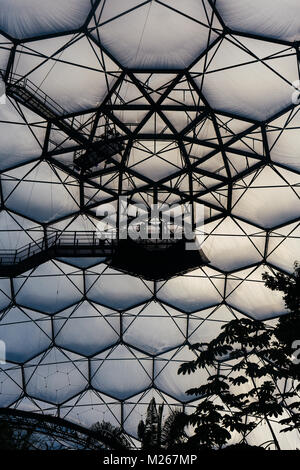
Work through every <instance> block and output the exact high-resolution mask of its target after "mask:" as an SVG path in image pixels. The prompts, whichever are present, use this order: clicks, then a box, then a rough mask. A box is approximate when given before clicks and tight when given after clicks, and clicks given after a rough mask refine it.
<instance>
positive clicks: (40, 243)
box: [0, 231, 113, 264]
mask: <svg viewBox="0 0 300 470" xmlns="http://www.w3.org/2000/svg"><path fill="white" fill-rule="evenodd" d="M96 234H97V232H95V231H88V232H87V231H77V232H73V231H72V232H62V233H61V232H54V233H47V234H46V235H45V236H44V237H42V238H40V239H38V240H36V241H34V242H30V243H29V244H28V245H25V246H24V247H21V248H18V249H15V250H9V249H7V250H0V264H17V263H19V262H21V261H23V260H24V259H28V258H30V257H31V256H34V255H36V254H38V253H41V252H43V251H46V250H48V249H51V248H53V247H55V246H57V245H58V246H78V247H82V246H89V247H94V246H103V248H104V247H109V246H113V240H112V239H102V238H100V237H99V238H98V237H97V236H96Z"/></svg>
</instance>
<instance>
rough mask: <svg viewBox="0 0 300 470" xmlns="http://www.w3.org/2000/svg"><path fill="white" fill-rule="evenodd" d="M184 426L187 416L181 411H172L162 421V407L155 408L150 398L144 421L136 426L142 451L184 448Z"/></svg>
mask: <svg viewBox="0 0 300 470" xmlns="http://www.w3.org/2000/svg"><path fill="white" fill-rule="evenodd" d="M186 424H187V415H186V414H185V413H184V412H183V411H181V410H172V411H171V413H170V414H169V416H168V417H167V418H166V419H165V420H163V405H159V406H158V407H157V405H156V402H155V398H152V400H151V402H150V403H149V406H148V408H147V414H146V419H145V421H143V420H141V421H140V423H139V425H138V437H139V439H140V440H141V442H142V449H143V450H151V449H152V450H153V449H157V448H160V449H171V448H174V447H179V446H184V444H185V443H186V441H187V435H186V432H185V426H186Z"/></svg>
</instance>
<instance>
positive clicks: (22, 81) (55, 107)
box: [0, 69, 82, 131]
mask: <svg viewBox="0 0 300 470" xmlns="http://www.w3.org/2000/svg"><path fill="white" fill-rule="evenodd" d="M0 73H1V75H2V76H4V73H5V71H4V70H2V69H0ZM9 91H11V92H12V94H13V92H15V93H16V94H18V92H19V91H23V92H27V93H28V95H29V97H28V102H29V103H30V102H31V103H32V101H33V100H36V101H37V102H38V103H39V104H41V105H42V106H44V107H45V108H46V110H48V112H49V111H50V112H52V113H53V117H54V118H55V117H56V118H57V117H59V118H63V117H64V116H65V115H67V114H68V113H67V111H66V110H65V109H64V108H63V107H62V106H61V105H60V104H58V103H57V102H56V101H54V100H53V99H52V98H50V96H48V95H46V93H44V92H43V91H42V90H41V89H40V88H39V87H38V86H36V85H35V84H34V83H33V82H32V81H31V80H30V79H29V78H27V77H23V76H22V75H19V74H17V73H11V74H10V75H9V78H8V81H7V93H8V94H9ZM30 100H31V101H30ZM64 124H66V126H70V127H71V128H73V129H75V130H78V131H79V130H81V128H82V124H81V123H80V122H79V121H78V119H76V118H75V117H72V118H67V120H66V121H64Z"/></svg>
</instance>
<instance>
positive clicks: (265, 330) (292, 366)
mask: <svg viewBox="0 0 300 470" xmlns="http://www.w3.org/2000/svg"><path fill="white" fill-rule="evenodd" d="M263 279H264V281H265V285H266V286H267V287H268V288H270V289H271V290H273V291H279V292H282V293H283V300H284V302H285V305H286V308H287V309H288V310H289V313H288V314H287V315H285V316H282V317H280V318H279V320H278V321H277V323H276V325H275V326H274V327H271V326H269V325H268V324H266V323H263V322H260V321H256V320H251V319H248V318H242V319H239V320H233V321H231V322H229V323H227V324H226V325H224V326H223V328H222V330H223V331H222V332H221V333H220V334H219V336H218V337H217V338H215V339H214V340H213V341H211V342H210V343H209V344H194V345H192V346H190V347H191V349H192V350H193V351H195V352H196V355H197V357H196V359H195V360H193V361H190V362H188V363H184V364H182V365H181V367H180V369H179V371H178V373H179V374H191V373H195V372H196V371H197V370H199V369H204V368H214V370H216V373H215V375H212V376H210V377H209V379H208V381H207V383H205V384H203V385H200V386H199V387H196V388H194V389H190V390H188V391H187V393H188V394H189V395H193V396H195V395H196V396H198V397H199V398H200V399H201V401H200V404H199V405H198V406H197V409H196V411H195V412H194V413H193V414H192V415H191V416H190V417H189V423H190V424H192V425H193V426H194V427H195V434H194V435H193V436H192V437H191V440H192V441H193V442H195V443H199V444H200V445H204V446H206V447H209V448H222V447H223V446H224V445H225V444H226V443H228V441H229V440H230V439H231V437H232V434H233V432H237V433H239V434H240V435H241V436H242V442H245V443H246V436H247V433H249V432H250V431H251V430H252V429H254V428H255V426H256V424H257V422H258V420H259V421H261V420H264V421H265V423H267V425H268V426H269V429H270V432H271V434H272V438H273V441H274V443H275V446H276V448H278V449H279V443H278V440H277V438H276V435H275V433H274V432H273V429H272V426H271V425H270V419H273V418H279V422H280V423H281V425H284V427H283V429H282V431H281V432H287V431H292V430H293V429H299V427H300V401H299V394H298V392H299V391H300V385H299V381H298V379H299V377H300V372H299V365H297V364H296V363H295V361H294V358H293V356H292V352H293V348H292V343H293V341H294V340H296V339H299V338H297V336H298V335H299V333H298V332H299V331H300V329H299V326H300V313H299V312H300V308H299V307H300V268H299V265H298V264H295V273H294V276H288V275H285V274H282V273H277V274H275V275H274V276H271V275H269V274H267V273H265V274H264V275H263ZM280 381H284V383H285V384H286V385H287V386H286V387H285V388H284V389H281V388H280V385H279V384H280ZM246 418H247V419H246Z"/></svg>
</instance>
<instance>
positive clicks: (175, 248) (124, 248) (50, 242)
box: [0, 232, 209, 281]
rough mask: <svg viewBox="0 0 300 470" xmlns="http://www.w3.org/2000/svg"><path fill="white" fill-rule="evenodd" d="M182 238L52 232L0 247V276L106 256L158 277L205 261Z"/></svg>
mask: <svg viewBox="0 0 300 470" xmlns="http://www.w3.org/2000/svg"><path fill="white" fill-rule="evenodd" d="M185 243H186V242H185V240H184V239H181V240H176V239H174V238H173V239H168V240H161V239H157V240H151V239H149V240H147V239H146V240H144V239H138V240H134V241H133V240H131V239H130V238H128V239H126V240H118V239H116V238H101V237H99V233H98V232H52V233H47V235H45V237H43V238H41V239H39V240H37V241H35V242H31V243H29V244H28V245H26V246H25V247H23V248H20V249H18V250H1V251H0V276H4V277H15V276H18V275H20V274H22V273H25V272H27V271H29V270H30V269H33V268H36V267H38V266H39V265H41V264H42V263H45V262H47V261H49V260H51V259H53V258H80V257H85V258H90V257H94V258H108V259H109V264H110V265H111V266H112V267H113V268H116V269H119V270H121V271H123V272H126V273H129V274H132V275H135V276H141V277H142V278H144V279H148V280H152V281H158V280H164V279H169V278H171V277H173V276H174V275H179V274H184V273H185V272H188V271H191V270H194V269H196V268H198V267H200V266H203V265H206V264H208V263H209V260H208V259H207V257H206V256H205V254H204V253H203V251H202V250H201V249H200V248H199V249H196V250H194V251H186V246H185Z"/></svg>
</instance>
